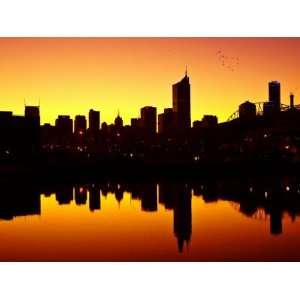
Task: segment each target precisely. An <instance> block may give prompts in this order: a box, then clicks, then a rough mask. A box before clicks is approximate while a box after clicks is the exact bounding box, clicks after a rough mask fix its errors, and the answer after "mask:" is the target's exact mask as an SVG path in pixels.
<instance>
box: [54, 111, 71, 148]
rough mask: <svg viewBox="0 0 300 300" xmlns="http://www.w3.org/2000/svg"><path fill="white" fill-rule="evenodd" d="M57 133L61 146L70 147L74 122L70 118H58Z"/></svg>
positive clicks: (56, 123)
mask: <svg viewBox="0 0 300 300" xmlns="http://www.w3.org/2000/svg"><path fill="white" fill-rule="evenodd" d="M55 132H56V135H57V136H56V138H57V143H58V144H59V145H69V144H70V143H71V140H72V133H73V120H72V119H71V118H70V116H58V118H57V119H56V120H55Z"/></svg>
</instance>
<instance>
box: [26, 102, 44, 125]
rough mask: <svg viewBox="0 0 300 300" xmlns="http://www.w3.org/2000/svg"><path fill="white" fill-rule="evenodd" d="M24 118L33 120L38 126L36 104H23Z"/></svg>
mask: <svg viewBox="0 0 300 300" xmlns="http://www.w3.org/2000/svg"><path fill="white" fill-rule="evenodd" d="M25 118H26V119H27V120H33V121H34V122H35V123H36V124H38V126H40V108H39V107H38V106H25Z"/></svg>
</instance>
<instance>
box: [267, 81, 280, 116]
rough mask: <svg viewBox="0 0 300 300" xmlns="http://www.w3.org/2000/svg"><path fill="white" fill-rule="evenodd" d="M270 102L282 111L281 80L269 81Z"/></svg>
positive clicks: (275, 108)
mask: <svg viewBox="0 0 300 300" xmlns="http://www.w3.org/2000/svg"><path fill="white" fill-rule="evenodd" d="M269 102H270V104H271V105H272V106H273V108H274V110H276V111H280V82H278V81H271V82H269Z"/></svg>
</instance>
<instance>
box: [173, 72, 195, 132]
mask: <svg viewBox="0 0 300 300" xmlns="http://www.w3.org/2000/svg"><path fill="white" fill-rule="evenodd" d="M172 88H173V112H174V113H175V118H176V121H175V124H176V129H177V130H186V129H189V128H190V127H191V100H190V82H189V77H188V76H187V73H186V74H185V76H184V78H183V79H182V80H181V81H179V82H177V83H175V84H173V86H172Z"/></svg>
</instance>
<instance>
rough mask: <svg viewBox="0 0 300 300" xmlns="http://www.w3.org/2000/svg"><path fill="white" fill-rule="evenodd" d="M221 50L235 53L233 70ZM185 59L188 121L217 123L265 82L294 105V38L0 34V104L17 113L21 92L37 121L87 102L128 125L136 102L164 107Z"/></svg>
mask: <svg viewBox="0 0 300 300" xmlns="http://www.w3.org/2000/svg"><path fill="white" fill-rule="evenodd" d="M220 50H221V51H222V53H223V54H224V55H225V56H228V57H238V58H239V65H235V66H234V71H231V70H230V69H228V68H226V67H223V66H222V63H221V61H220V59H219V56H218V54H217V52H218V51H220ZM233 62H234V60H233V59H229V60H227V63H226V64H227V65H228V64H229V65H232V64H233ZM186 65H187V66H188V73H189V76H190V82H191V109H192V120H195V119H201V118H202V116H203V114H216V115H217V116H218V117H219V120H220V121H224V120H226V119H227V118H228V117H229V116H230V115H231V113H233V112H234V111H235V110H236V109H237V106H238V105H239V104H240V103H241V102H243V101H245V100H248V99H249V100H252V101H255V102H258V101H263V100H265V99H267V83H268V81H270V80H279V81H280V82H281V84H282V102H283V103H288V95H289V92H290V91H293V92H294V93H295V96H296V98H295V101H296V104H297V103H299V102H298V94H299V92H300V90H299V88H298V87H299V86H300V80H299V79H300V78H299V77H300V76H299V70H300V38H19V39H18V38H0V99H1V108H0V109H1V110H12V111H14V113H15V114H23V113H24V107H23V106H24V98H25V99H26V103H27V104H30V105H36V104H38V99H40V103H41V121H42V123H45V122H50V123H52V124H53V123H54V121H55V118H56V117H57V115H58V114H70V115H71V116H72V117H74V116H75V115H76V114H79V113H80V114H85V115H87V114H88V110H89V109H90V108H94V109H97V110H100V111H101V122H103V121H107V122H112V121H113V119H114V117H115V116H116V114H117V111H118V109H119V110H120V113H121V116H122V117H123V119H124V122H125V124H128V123H129V122H130V118H131V117H137V116H138V115H139V109H140V108H141V107H142V106H145V105H153V106H156V107H157V108H158V112H161V111H162V110H163V108H165V107H171V103H172V101H171V99H172V98H171V97H172V95H171V85H172V83H174V82H176V81H178V80H180V79H181V77H182V76H183V75H184V71H185V66H186Z"/></svg>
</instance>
